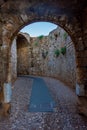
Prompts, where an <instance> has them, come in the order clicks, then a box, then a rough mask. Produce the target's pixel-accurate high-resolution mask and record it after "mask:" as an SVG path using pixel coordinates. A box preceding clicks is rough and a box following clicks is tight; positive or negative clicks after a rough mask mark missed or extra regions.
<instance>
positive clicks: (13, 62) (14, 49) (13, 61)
mask: <svg viewBox="0 0 87 130" xmlns="http://www.w3.org/2000/svg"><path fill="white" fill-rule="evenodd" d="M11 75H12V81H14V80H15V79H16V77H17V46H16V38H15V39H14V40H13V42H12V45H11Z"/></svg>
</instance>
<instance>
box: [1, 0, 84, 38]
mask: <svg viewBox="0 0 87 130" xmlns="http://www.w3.org/2000/svg"><path fill="white" fill-rule="evenodd" d="M86 3H87V2H86V0H73V1H70V0H42V1H41V0H22V1H21V0H15V1H12V0H1V1H0V12H1V13H0V17H1V19H0V22H1V23H3V25H4V26H5V29H6V26H7V25H8V23H10V25H9V26H10V32H11V34H10V35H11V36H12V35H16V34H17V32H18V31H19V30H20V29H22V28H23V27H24V26H26V25H27V24H30V23H32V22H35V21H48V22H53V23H55V24H57V25H60V26H61V27H62V28H64V29H65V30H66V31H67V32H68V33H69V35H70V36H71V38H73V37H75V38H76V33H77V32H78V30H79V32H80V31H81V12H82V11H83V10H84V9H85V8H86V5H87V4H86ZM79 21H80V22H79ZM7 28H9V27H7ZM72 34H73V36H72ZM74 34H75V35H74ZM79 34H80V35H81V33H79ZM79 34H77V35H79ZM7 35H8V34H7ZM79 37H80V36H79Z"/></svg>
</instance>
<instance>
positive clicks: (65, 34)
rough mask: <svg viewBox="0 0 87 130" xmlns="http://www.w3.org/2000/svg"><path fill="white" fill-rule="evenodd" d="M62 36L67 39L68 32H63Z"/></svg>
mask: <svg viewBox="0 0 87 130" xmlns="http://www.w3.org/2000/svg"><path fill="white" fill-rule="evenodd" d="M63 36H64V39H65V40H66V39H67V36H68V34H67V33H66V32H65V33H64V35H63Z"/></svg>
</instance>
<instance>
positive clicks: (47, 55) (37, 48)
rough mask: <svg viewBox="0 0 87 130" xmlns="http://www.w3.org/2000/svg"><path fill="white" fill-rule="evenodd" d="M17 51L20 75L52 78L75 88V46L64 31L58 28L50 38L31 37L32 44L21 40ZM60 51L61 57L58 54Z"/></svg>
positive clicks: (51, 33)
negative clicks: (62, 50)
mask: <svg viewBox="0 0 87 130" xmlns="http://www.w3.org/2000/svg"><path fill="white" fill-rule="evenodd" d="M20 43H21V44H20ZM62 47H64V48H66V52H65V54H62V53H61V48H62ZM17 49H18V51H17V53H18V67H17V68H18V75H21V74H30V75H40V76H51V77H55V78H58V79H60V80H62V81H64V82H65V83H67V84H69V85H71V86H72V87H74V88H75V83H76V66H75V51H74V46H73V43H72V41H71V39H70V37H69V36H68V34H67V33H66V32H65V31H64V30H63V29H61V28H60V27H58V28H57V29H56V30H53V31H52V32H50V34H49V35H48V36H40V37H33V38H32V37H31V38H30V44H29V43H27V42H26V39H25V40H24V39H23V38H21V39H20V38H19V41H18V43H17ZM56 51H57V52H56ZM58 51H59V56H57V54H56V53H58Z"/></svg>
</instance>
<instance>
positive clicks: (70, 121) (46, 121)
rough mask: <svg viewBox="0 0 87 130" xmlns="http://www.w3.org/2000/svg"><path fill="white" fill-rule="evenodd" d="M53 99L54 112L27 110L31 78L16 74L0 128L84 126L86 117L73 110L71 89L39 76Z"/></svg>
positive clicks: (67, 129)
mask: <svg viewBox="0 0 87 130" xmlns="http://www.w3.org/2000/svg"><path fill="white" fill-rule="evenodd" d="M43 79H44V80H45V82H46V84H47V86H48V88H49V89H50V92H51V94H52V95H53V98H54V99H55V101H56V103H57V107H56V108H55V112H53V113H50V112H46V113H45V112H35V113H33V112H32V113H30V112H28V105H29V99H30V95H31V89H32V83H33V81H32V80H31V79H29V78H24V77H18V79H17V80H16V82H15V84H14V86H13V95H12V103H11V104H12V109H11V114H10V116H9V117H7V118H0V130H87V118H85V117H82V116H81V115H79V114H78V113H77V106H76V102H77V96H76V95H75V92H74V90H71V89H70V88H69V87H67V86H66V85H64V84H63V83H61V82H60V81H58V80H57V79H53V78H46V77H44V78H43Z"/></svg>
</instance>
